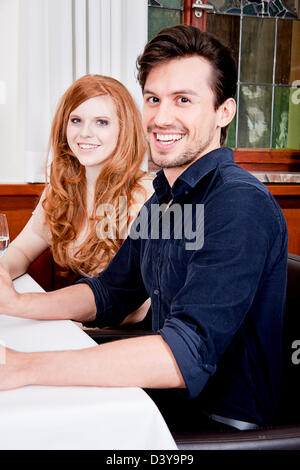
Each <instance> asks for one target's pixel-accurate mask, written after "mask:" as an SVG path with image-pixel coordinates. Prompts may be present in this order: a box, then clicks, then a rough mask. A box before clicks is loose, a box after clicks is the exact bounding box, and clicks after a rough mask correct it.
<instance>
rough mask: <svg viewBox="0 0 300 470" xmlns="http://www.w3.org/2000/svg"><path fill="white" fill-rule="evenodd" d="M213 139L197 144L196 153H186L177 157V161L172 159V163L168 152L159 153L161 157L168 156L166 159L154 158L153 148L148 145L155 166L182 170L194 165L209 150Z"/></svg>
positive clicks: (209, 138)
mask: <svg viewBox="0 0 300 470" xmlns="http://www.w3.org/2000/svg"><path fill="white" fill-rule="evenodd" d="M211 138H212V136H211V135H210V136H209V137H208V138H207V140H206V141H205V142H199V143H198V144H197V147H196V148H197V150H195V151H185V152H184V153H183V154H181V155H177V156H176V157H175V159H171V161H170V160H169V158H168V152H167V151H166V152H163V151H161V152H159V155H160V156H164V155H165V156H166V158H165V159H161V158H158V159H157V160H156V157H154V156H153V155H152V152H151V146H150V144H149V143H148V149H149V155H150V159H151V161H152V162H153V163H154V164H155V165H157V166H159V167H161V168H180V167H183V166H186V165H189V164H191V163H193V162H194V161H195V160H197V157H198V156H199V155H200V154H201V153H203V152H204V151H205V149H206V148H207V146H208V145H209V143H210V142H211Z"/></svg>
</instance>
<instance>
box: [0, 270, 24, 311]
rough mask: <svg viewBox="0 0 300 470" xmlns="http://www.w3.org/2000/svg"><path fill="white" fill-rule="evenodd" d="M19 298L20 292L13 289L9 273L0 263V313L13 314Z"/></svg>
mask: <svg viewBox="0 0 300 470" xmlns="http://www.w3.org/2000/svg"><path fill="white" fill-rule="evenodd" d="M19 298H20V294H18V292H17V291H16V290H15V288H14V285H13V282H12V280H11V277H10V275H9V274H8V272H7V271H6V270H5V269H4V268H3V267H2V266H1V264H0V314H2V315H14V314H15V313H16V309H17V305H18V302H19Z"/></svg>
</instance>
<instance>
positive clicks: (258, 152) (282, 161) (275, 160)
mask: <svg viewBox="0 0 300 470" xmlns="http://www.w3.org/2000/svg"><path fill="white" fill-rule="evenodd" d="M233 152H234V160H235V161H236V163H238V164H239V165H240V166H241V167H243V168H245V170H248V171H282V172H291V173H292V172H299V171H300V151H299V150H274V149H234V150H233Z"/></svg>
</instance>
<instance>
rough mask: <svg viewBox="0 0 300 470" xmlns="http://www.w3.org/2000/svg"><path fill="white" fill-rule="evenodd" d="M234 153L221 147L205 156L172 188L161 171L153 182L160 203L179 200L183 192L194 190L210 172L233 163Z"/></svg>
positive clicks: (180, 177) (187, 170)
mask: <svg viewBox="0 0 300 470" xmlns="http://www.w3.org/2000/svg"><path fill="white" fill-rule="evenodd" d="M233 160H234V158H233V151H232V150H231V149H229V148H227V147H221V148H218V149H216V150H212V151H211V152H209V153H207V154H205V155H203V157H201V158H199V159H198V160H196V161H195V162H194V163H193V164H192V165H191V166H189V167H188V168H187V169H186V170H185V171H184V172H183V173H182V174H181V175H180V176H179V177H178V178H177V179H176V180H175V182H174V184H173V186H172V188H170V186H169V183H168V180H167V178H166V177H165V174H164V171H163V170H160V171H159V172H158V173H157V175H156V178H155V179H154V181H153V186H154V189H155V192H156V194H157V197H158V200H159V202H162V201H164V202H169V201H170V200H171V199H172V198H173V199H174V198H177V197H178V196H180V195H181V194H182V193H183V192H186V191H188V190H189V189H191V188H194V187H195V186H196V184H198V183H199V181H200V180H201V179H202V178H204V176H206V175H207V174H208V173H209V172H210V171H212V170H214V169H216V168H217V166H218V165H219V164H220V163H224V162H226V161H228V162H231V161H233Z"/></svg>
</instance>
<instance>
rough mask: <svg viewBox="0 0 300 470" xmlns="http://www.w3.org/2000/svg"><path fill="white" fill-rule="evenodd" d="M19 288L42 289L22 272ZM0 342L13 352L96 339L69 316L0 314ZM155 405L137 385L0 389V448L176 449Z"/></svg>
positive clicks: (72, 346) (76, 345) (69, 345)
mask: <svg viewBox="0 0 300 470" xmlns="http://www.w3.org/2000/svg"><path fill="white" fill-rule="evenodd" d="M14 283H15V287H16V289H17V290H18V291H19V292H25V291H31V292H33V291H36V292H38V291H42V289H41V288H40V287H39V285H38V284H36V283H35V281H33V279H32V278H31V277H30V276H28V275H27V274H26V275H24V276H22V277H21V278H19V279H17V280H16V281H15V282H14ZM0 342H1V343H2V344H5V345H6V346H7V347H11V348H13V349H16V350H19V351H27V352H29V351H42V350H44V351H46V350H47V351H50V350H63V349H82V348H86V347H92V346H95V345H96V343H95V342H94V341H93V340H92V339H91V338H90V337H89V336H88V335H87V334H86V333H84V331H82V330H81V328H79V326H78V325H76V324H75V323H73V322H71V321H36V320H26V319H21V318H16V317H8V316H3V315H0ZM176 448H177V447H176V444H175V442H174V440H173V438H172V436H171V434H170V432H169V429H168V428H167V425H166V423H165V422H164V420H163V418H162V416H161V414H160V412H159V410H158V408H157V407H156V405H155V404H154V402H153V401H152V400H151V399H150V398H149V397H148V395H147V394H146V393H145V392H144V391H143V390H142V389H140V388H102V387H101V388H100V387H44V386H27V387H22V388H19V389H15V390H8V391H1V392H0V449H1V450H11V449H27V450H31V449H36V450H40V449H44V450H54V449H107V450H112V449H114V450H117V449H118V450H124V449H130V450H132V449H135V450H147V449H152V450H154V449H161V450H172V449H176Z"/></svg>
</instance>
